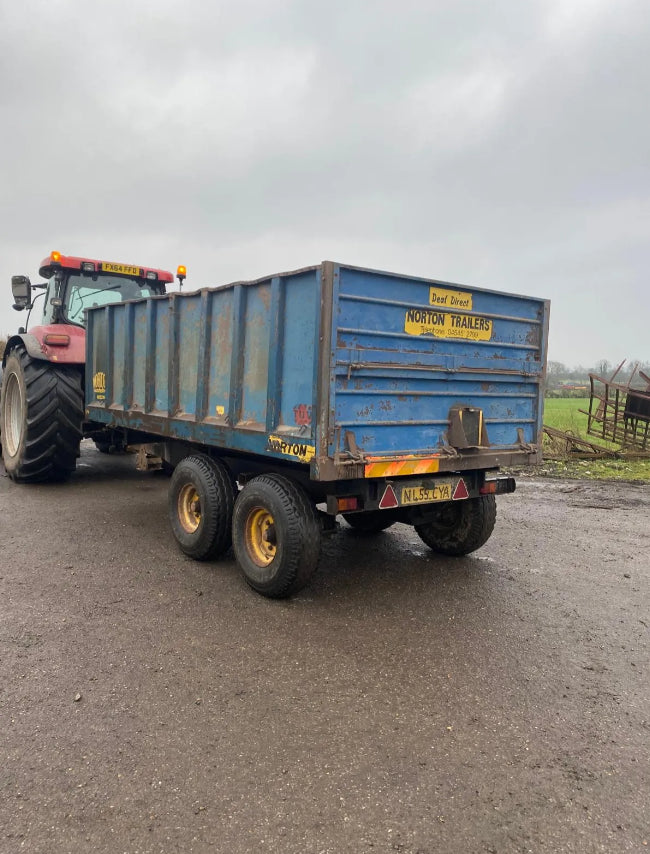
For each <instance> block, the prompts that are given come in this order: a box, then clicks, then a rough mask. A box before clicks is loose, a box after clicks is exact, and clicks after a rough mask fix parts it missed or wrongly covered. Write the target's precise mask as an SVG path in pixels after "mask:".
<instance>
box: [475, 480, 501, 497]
mask: <svg viewBox="0 0 650 854" xmlns="http://www.w3.org/2000/svg"><path fill="white" fill-rule="evenodd" d="M496 491H497V482H496V480H486V481H485V483H484V484H483V486H482V487H481V488H480V489H479V493H480V494H481V495H495V494H496Z"/></svg>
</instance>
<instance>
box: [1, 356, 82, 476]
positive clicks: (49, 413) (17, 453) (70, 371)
mask: <svg viewBox="0 0 650 854" xmlns="http://www.w3.org/2000/svg"><path fill="white" fill-rule="evenodd" d="M83 418H84V404H83V388H82V382H81V370H80V369H79V368H78V367H76V366H73V365H54V364H52V363H51V362H47V361H44V360H41V359H32V357H31V356H29V355H28V354H27V352H26V351H25V350H24V349H23V348H22V347H16V348H15V349H13V350H12V351H11V353H10V354H9V356H8V357H7V362H6V365H5V369H4V373H3V381H2V399H1V401H0V424H1V426H0V433H1V436H2V457H3V460H4V465H5V469H6V470H7V474H8V475H9V477H10V478H12V480H15V481H18V482H20V483H43V482H45V481H62V480H66V479H67V478H68V477H69V476H70V474H71V473H72V472H73V471H74V469H75V467H76V464H77V457H78V456H79V443H80V441H81V429H82V423H83Z"/></svg>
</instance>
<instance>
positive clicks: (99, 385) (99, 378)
mask: <svg viewBox="0 0 650 854" xmlns="http://www.w3.org/2000/svg"><path fill="white" fill-rule="evenodd" d="M93 391H94V392H95V397H96V398H97V400H106V374H105V373H104V371H97V373H96V374H95V375H94V376H93Z"/></svg>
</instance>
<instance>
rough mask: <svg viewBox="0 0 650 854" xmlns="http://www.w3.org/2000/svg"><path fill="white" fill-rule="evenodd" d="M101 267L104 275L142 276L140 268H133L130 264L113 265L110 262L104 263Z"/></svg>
mask: <svg viewBox="0 0 650 854" xmlns="http://www.w3.org/2000/svg"><path fill="white" fill-rule="evenodd" d="M100 267H101V269H102V271H103V272H104V273H121V274H122V275H123V276H139V275H140V268H139V267H131V266H129V265H128V264H112V263H111V262H110V261H102V263H101V264H100Z"/></svg>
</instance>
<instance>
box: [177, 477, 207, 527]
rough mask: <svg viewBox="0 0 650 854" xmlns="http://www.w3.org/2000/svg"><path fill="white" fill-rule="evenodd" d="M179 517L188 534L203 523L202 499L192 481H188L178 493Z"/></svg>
mask: <svg viewBox="0 0 650 854" xmlns="http://www.w3.org/2000/svg"><path fill="white" fill-rule="evenodd" d="M178 519H179V521H180V523H181V525H182V526H183V530H185V531H187V533H188V534H193V533H194V532H195V531H196V530H197V528H198V527H199V525H200V524H201V499H200V498H199V493H198V492H197V491H196V488H195V487H194V485H193V484H191V483H186V484H185V486H184V487H182V489H181V491H180V492H179V493H178Z"/></svg>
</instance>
